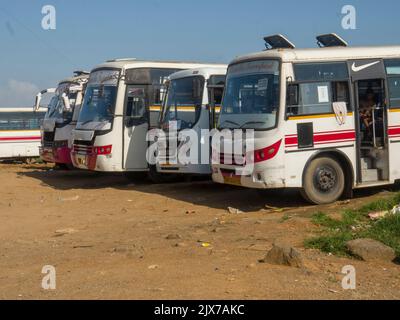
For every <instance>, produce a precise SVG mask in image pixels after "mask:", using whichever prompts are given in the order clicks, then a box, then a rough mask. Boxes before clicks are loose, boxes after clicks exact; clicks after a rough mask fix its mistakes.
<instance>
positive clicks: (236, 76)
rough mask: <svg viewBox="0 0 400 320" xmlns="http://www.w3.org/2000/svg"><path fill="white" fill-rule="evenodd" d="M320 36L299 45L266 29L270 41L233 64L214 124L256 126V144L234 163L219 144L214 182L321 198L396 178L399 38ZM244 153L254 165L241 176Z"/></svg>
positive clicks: (398, 167) (330, 198) (399, 129)
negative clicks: (361, 43)
mask: <svg viewBox="0 0 400 320" xmlns="http://www.w3.org/2000/svg"><path fill="white" fill-rule="evenodd" d="M318 39H319V42H320V43H321V46H324V45H325V47H322V48H317V49H303V50H296V49H295V48H294V46H293V45H292V44H291V43H290V42H289V41H287V40H286V39H285V38H284V37H283V36H273V37H266V38H265V40H266V42H267V43H268V44H269V46H270V47H272V49H270V50H266V51H264V52H259V53H255V54H250V55H246V56H243V57H240V58H237V59H235V60H234V61H233V62H232V63H231V64H230V66H229V69H228V74H227V82H226V87H225V94H224V98H223V102H222V110H221V114H220V119H219V125H218V127H219V129H228V130H234V129H242V130H243V129H254V130H255V133H254V135H255V137H254V151H251V152H249V153H247V152H244V151H243V152H241V154H240V155H239V154H237V155H236V157H234V158H235V159H237V158H238V157H241V158H242V161H236V160H232V161H230V159H232V155H231V156H230V155H229V154H228V155H226V157H225V154H224V153H225V152H224V151H223V150H222V151H221V152H220V154H219V156H220V158H221V160H220V161H219V162H220V163H219V164H215V165H213V179H214V181H216V182H218V183H226V184H234V185H240V186H243V187H248V188H261V189H265V188H300V190H301V191H302V194H303V196H304V197H305V199H306V200H308V201H310V202H312V203H315V204H324V203H331V202H334V201H336V200H337V199H339V198H340V197H342V196H346V197H351V196H352V190H353V189H355V188H364V187H370V186H381V185H386V184H392V183H394V182H395V181H396V180H398V179H400V165H399V156H400V46H393V47H363V48H351V47H346V43H345V42H343V41H342V40H341V39H340V38H338V37H337V36H335V35H325V36H321V37H318ZM231 142H232V140H231ZM235 143H237V142H234V144H235ZM228 146H229V144H228ZM226 148H228V147H226ZM230 148H231V147H229V150H230ZM229 157H230V158H229ZM226 159H228V160H226ZM239 159H240V158H239ZM246 161H248V162H251V163H252V164H253V169H252V172H250V173H247V174H238V172H240V167H243V166H244V165H245V162H246Z"/></svg>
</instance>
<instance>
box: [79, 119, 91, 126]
mask: <svg viewBox="0 0 400 320" xmlns="http://www.w3.org/2000/svg"><path fill="white" fill-rule="evenodd" d="M89 122H92V120H87V121H85V122H82V123H81V125H82V126H84V125H85V124H88V123H89Z"/></svg>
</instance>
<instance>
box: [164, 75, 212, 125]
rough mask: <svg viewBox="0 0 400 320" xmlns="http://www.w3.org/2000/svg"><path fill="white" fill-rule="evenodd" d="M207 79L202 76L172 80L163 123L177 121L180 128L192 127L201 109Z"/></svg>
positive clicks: (165, 104)
mask: <svg viewBox="0 0 400 320" xmlns="http://www.w3.org/2000/svg"><path fill="white" fill-rule="evenodd" d="M204 84H205V79H204V77H202V76H195V77H187V78H182V79H175V80H171V81H170V83H169V86H168V91H167V98H166V99H165V103H164V107H163V112H162V119H161V124H162V125H163V124H167V123H168V122H169V121H176V122H177V128H178V130H184V129H190V128H192V127H193V126H194V125H195V124H196V122H197V120H198V118H199V116H200V111H201V105H202V101H203V92H204Z"/></svg>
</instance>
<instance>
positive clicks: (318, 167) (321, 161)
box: [301, 157, 346, 205]
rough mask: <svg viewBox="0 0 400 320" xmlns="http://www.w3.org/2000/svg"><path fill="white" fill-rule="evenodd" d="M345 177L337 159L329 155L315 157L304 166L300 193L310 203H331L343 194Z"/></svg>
mask: <svg viewBox="0 0 400 320" xmlns="http://www.w3.org/2000/svg"><path fill="white" fill-rule="evenodd" d="M345 179H346V178H345V175H344V171H343V168H342V167H341V165H340V163H339V162H338V161H336V160H335V159H333V158H329V157H323V158H317V159H315V160H313V161H312V162H311V163H310V165H309V166H308V167H307V168H306V171H305V173H304V181H303V189H302V190H301V195H302V196H303V198H304V199H305V200H306V201H308V202H311V203H312V204H317V205H320V204H329V203H333V202H335V201H337V200H339V198H340V197H341V196H342V195H343V192H344V191H345V186H346V180H345Z"/></svg>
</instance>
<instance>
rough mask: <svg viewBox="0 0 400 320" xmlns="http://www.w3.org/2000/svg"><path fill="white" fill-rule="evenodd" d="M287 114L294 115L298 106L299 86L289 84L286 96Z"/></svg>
mask: <svg viewBox="0 0 400 320" xmlns="http://www.w3.org/2000/svg"><path fill="white" fill-rule="evenodd" d="M286 104H287V114H288V115H296V114H297V111H298V108H297V107H296V106H298V105H299V85H298V84H289V85H288V89H287V95H286Z"/></svg>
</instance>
